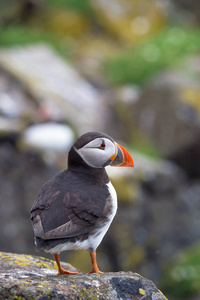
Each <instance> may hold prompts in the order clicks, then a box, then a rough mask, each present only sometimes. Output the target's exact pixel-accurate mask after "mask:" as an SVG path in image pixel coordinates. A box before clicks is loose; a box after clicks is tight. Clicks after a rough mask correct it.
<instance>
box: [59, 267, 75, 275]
mask: <svg viewBox="0 0 200 300" xmlns="http://www.w3.org/2000/svg"><path fill="white" fill-rule="evenodd" d="M77 274H78V272H70V271H67V270H65V269H63V268H62V267H60V268H59V269H58V273H57V274H56V275H77Z"/></svg>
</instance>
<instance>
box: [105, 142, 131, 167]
mask: <svg viewBox="0 0 200 300" xmlns="http://www.w3.org/2000/svg"><path fill="white" fill-rule="evenodd" d="M115 146H116V155H113V156H111V157H110V160H111V161H112V162H111V164H110V166H112V167H113V166H116V167H132V168H133V167H134V162H133V159H132V157H131V155H130V154H129V153H128V151H127V150H126V149H125V148H124V147H122V146H121V145H119V144H117V143H115Z"/></svg>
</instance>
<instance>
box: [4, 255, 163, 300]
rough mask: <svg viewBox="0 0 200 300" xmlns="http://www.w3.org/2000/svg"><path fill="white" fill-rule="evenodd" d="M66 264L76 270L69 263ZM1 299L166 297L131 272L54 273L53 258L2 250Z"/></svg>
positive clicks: (149, 283)
mask: <svg viewBox="0 0 200 300" xmlns="http://www.w3.org/2000/svg"><path fill="white" fill-rule="evenodd" d="M62 265H63V266H64V268H66V269H69V270H70V271H75V268H74V267H72V266H71V265H69V264H66V263H62ZM0 266H1V267H0V299H2V300H3V299H8V300H11V299H27V300H29V299H30V300H32V299H52V298H53V299H63V300H64V299H71V300H72V299H74V300H75V299H96V300H97V299H105V300H106V299H109V300H110V299H113V300H115V299H116V300H117V299H123V300H126V299H127V300H131V299H133V300H137V299H138V300H139V299H143V300H145V299H146V300H147V299H148V300H150V299H152V300H166V297H165V296H164V295H163V294H162V293H161V292H160V291H159V290H158V289H157V288H156V286H155V285H154V284H153V282H152V281H150V280H147V279H146V278H143V277H142V276H140V275H139V274H135V273H132V272H127V273H125V272H118V273H104V274H92V275H91V274H90V275H87V274H82V273H80V274H79V275H76V276H55V274H56V270H55V263H54V261H52V260H49V259H45V258H42V257H36V256H31V255H19V254H13V253H4V252H1V253H0Z"/></svg>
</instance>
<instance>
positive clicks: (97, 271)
mask: <svg viewBox="0 0 200 300" xmlns="http://www.w3.org/2000/svg"><path fill="white" fill-rule="evenodd" d="M92 273H99V274H103V272H101V271H100V270H99V269H95V270H93V269H92V271H90V272H88V274H92Z"/></svg>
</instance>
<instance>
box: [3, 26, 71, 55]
mask: <svg viewBox="0 0 200 300" xmlns="http://www.w3.org/2000/svg"><path fill="white" fill-rule="evenodd" d="M36 43H43V44H44V43H46V44H49V45H51V46H52V47H53V48H54V49H55V50H57V51H58V53H60V54H61V55H65V56H67V55H68V53H69V51H70V47H69V45H68V43H67V42H66V40H64V39H63V40H60V39H59V38H58V37H57V36H56V35H53V34H52V33H48V32H45V31H42V30H41V29H40V30H39V29H36V28H32V27H27V26H22V25H10V26H6V27H5V28H4V29H3V30H2V31H1V35H0V46H1V47H2V46H3V47H10V46H14V45H28V44H36Z"/></svg>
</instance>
